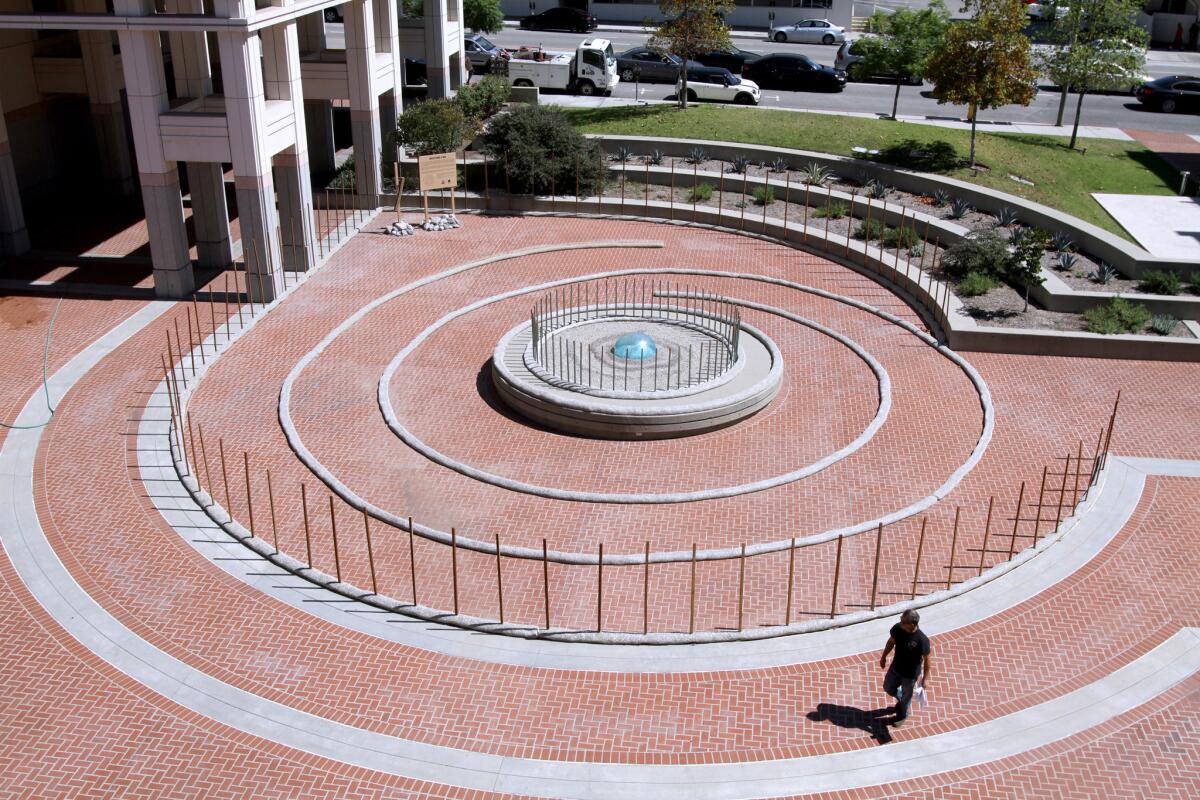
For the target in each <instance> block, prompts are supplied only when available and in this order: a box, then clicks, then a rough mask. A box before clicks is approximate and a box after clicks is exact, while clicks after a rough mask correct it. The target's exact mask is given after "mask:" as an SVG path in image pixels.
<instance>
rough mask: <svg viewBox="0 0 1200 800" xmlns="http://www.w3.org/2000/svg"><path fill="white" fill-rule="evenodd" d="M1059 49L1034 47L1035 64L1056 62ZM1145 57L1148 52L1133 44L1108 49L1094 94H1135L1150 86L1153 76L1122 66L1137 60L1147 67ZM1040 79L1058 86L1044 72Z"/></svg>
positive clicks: (1096, 75) (1094, 81) (1094, 82)
mask: <svg viewBox="0 0 1200 800" xmlns="http://www.w3.org/2000/svg"><path fill="white" fill-rule="evenodd" d="M1059 48H1060V45H1054V44H1035V45H1033V55H1034V61H1035V63H1037V62H1046V61H1051V60H1053V58H1054V56H1055V54H1056V51H1057V50H1058V49H1059ZM1134 56H1140V59H1135V58H1133V57H1134ZM1145 56H1146V50H1145V48H1142V47H1137V46H1136V45H1132V44H1118V45H1114V46H1113V47H1111V48H1107V49H1105V50H1104V51H1102V53H1101V54H1100V62H1101V63H1099V64H1097V66H1096V69H1095V71H1094V72H1093V74H1092V80H1091V89H1090V91H1093V92H1128V93H1130V94H1132V93H1133V92H1134V91H1135V90H1136V89H1137V88H1138V87H1139V86H1141V85H1142V84H1144V83H1149V81H1150V76H1149V75H1146V74H1145V73H1144V72H1141V71H1140V70H1132V69H1127V68H1126V67H1124V66H1122V64H1128V63H1131V62H1132V61H1134V60H1142V61H1143V63H1144V59H1145ZM1103 62H1107V63H1103ZM1040 79H1041V80H1042V81H1044V82H1048V83H1050V84H1054V85H1057V84H1056V83H1055V80H1054V76H1053V75H1051V74H1049V73H1047V72H1045V71H1043V72H1042V74H1041V76H1040Z"/></svg>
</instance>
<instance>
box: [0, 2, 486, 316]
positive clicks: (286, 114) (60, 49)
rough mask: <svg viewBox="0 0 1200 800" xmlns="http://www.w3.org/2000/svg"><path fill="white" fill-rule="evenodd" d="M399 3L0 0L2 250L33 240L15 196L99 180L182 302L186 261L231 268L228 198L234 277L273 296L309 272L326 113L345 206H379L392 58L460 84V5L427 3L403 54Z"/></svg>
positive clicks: (395, 75) (394, 75) (326, 161)
mask: <svg viewBox="0 0 1200 800" xmlns="http://www.w3.org/2000/svg"><path fill="white" fill-rule="evenodd" d="M402 13H403V12H402V10H401V6H400V2H399V0H351V2H341V3H339V2H335V0H2V2H0V37H2V43H3V47H2V48H0V67H2V71H0V105H2V107H3V113H2V114H0V252H2V253H3V254H4V255H19V254H21V253H23V252H25V251H27V250H28V249H29V248H30V247H31V242H30V237H29V233H28V231H27V229H26V226H25V220H24V211H23V197H26V196H28V197H44V196H47V195H49V196H51V197H52V198H54V200H55V201H56V202H65V203H66V204H67V206H66V210H67V211H68V212H72V211H74V212H76V213H80V212H82V211H83V209H82V208H81V207H80V203H79V200H80V198H78V197H76V196H74V194H76V193H77V190H73V189H72V188H71V187H72V186H74V185H75V183H76V182H75V181H74V180H72V176H75V175H79V174H89V175H92V174H94V175H95V177H96V179H97V182H98V184H99V187H100V191H102V192H103V193H104V194H108V195H113V196H118V197H120V196H130V195H132V194H134V193H135V192H140V194H141V200H142V205H143V206H144V209H145V219H146V224H147V227H148V231H149V239H150V257H151V261H152V264H153V270H154V288H155V293H156V294H157V295H158V296H160V297H182V296H185V295H187V294H188V293H190V292H191V291H192V290H193V289H194V288H195V272H194V270H195V267H201V268H218V269H219V268H224V267H227V266H228V265H230V264H232V263H233V262H234V257H235V243H234V241H233V237H231V235H230V226H229V218H230V208H229V202H230V199H232V202H233V204H235V205H236V218H237V220H238V225H239V228H240V242H239V243H240V250H241V260H243V261H244V262H245V264H246V268H247V270H248V271H249V277H250V280H249V281H248V282H247V285H248V286H249V287H251V293H252V294H254V295H256V296H255V298H254V299H255V300H268V301H269V300H270V299H272V298H273V297H274V296H275V294H276V293H277V292H278V291H279V290H280V288H281V286H282V273H283V270H285V269H287V270H299V271H304V270H307V269H308V268H309V267H311V266H312V264H313V259H314V255H313V252H314V250H313V248H314V234H315V231H314V227H313V218H314V216H313V215H314V211H313V192H312V175H313V173H314V172H315V173H318V174H327V173H328V172H331V171H332V169H333V166H334V152H335V137H334V109H335V107H338V108H345V107H348V111H349V129H350V136H349V138H350V140H351V142H352V145H353V148H354V153H355V154H356V155H357V157H356V158H355V160H354V170H355V182H356V189H355V196H356V201H357V202H358V203H359V204H361V205H363V206H364V207H374V206H375V205H376V203H377V198H378V195H379V194H380V193H381V191H382V176H381V170H380V164H381V162H382V161H390V160H392V158H394V157H395V156H394V154H391V153H385V152H384V150H385V147H386V146H387V142H388V137H387V133H388V132H389V131H391V130H392V129H394V128H395V122H396V116H397V114H398V113H399V112H400V110H401V107H402V104H403V103H402V87H403V65H404V59H405V57H406V56H408V57H410V58H414V57H416V58H424V59H425V61H426V62H427V69H426V75H427V83H428V85H427V89H426V91H427V93H428V95H429V96H433V97H440V96H449V95H451V94H452V93H453V92H454V90H455V89H456V88H457V86H458V84H459V83H460V81H461V80H462V76H463V68H462V63H463V47H462V35H463V30H462V26H461V24H460V22H459V20H461V19H462V0H425V4H424V17H423V19H422V20H421V23H422V24H421V26H420V28H421V34H420V45H421V46H420V47H419V48H417V47H413V46H412V43H413V37H412V35H411V29H412V27H413V26H412V24H411V23H410V24H408V25H407V26H406V27H407V28H408V30H409V34H410V35H409V36H407V37H405V39H406V41H408V42H409V48H410V50H411V51H412V52H406V51H405V48H404V47H403V46H402V44H401V35H400V30H401V23H400V17H401V16H402ZM363 154H373V157H364V155H363ZM230 174H231V175H232V184H233V186H232V192H227V191H226V189H227V187H226V183H227V180H228V177H229V175H230ZM185 199H186V201H187V202H188V204H189V205H190V208H191V217H192V226H193V231H194V241H195V245H196V260H195V262H193V260H192V258H191V256H190V254H189V236H188V231H187V228H186V225H185V214H184V201H185ZM72 202H74V203H75V204H76V207H75V208H71V205H70V204H71V203H72ZM34 244H36V243H34ZM260 286H261V287H262V288H261V291H260V289H259V287H260ZM259 294H261V297H259V296H257V295H259Z"/></svg>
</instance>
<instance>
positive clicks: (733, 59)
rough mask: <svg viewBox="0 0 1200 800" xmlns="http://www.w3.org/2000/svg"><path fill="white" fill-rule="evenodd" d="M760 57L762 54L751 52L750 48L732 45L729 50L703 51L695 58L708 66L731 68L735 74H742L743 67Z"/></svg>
mask: <svg viewBox="0 0 1200 800" xmlns="http://www.w3.org/2000/svg"><path fill="white" fill-rule="evenodd" d="M760 58H762V56H761V55H760V54H758V53H751V52H750V51H748V50H742V49H741V48H740V47H733V46H732V45H731V46H730V47H729V49H728V50H713V51H711V52H708V53H701V54H700V55H698V56H696V58H695V59H693V60H695V61H697V62H699V63H701V64H703V65H704V66H706V67H721V68H723V69H727V70H729V71H730V72H732V73H733V74H734V75H740V74H742V68H743V67H745V66H746V65H747V64H749V63H750V62H752V61H757V60H758V59H760Z"/></svg>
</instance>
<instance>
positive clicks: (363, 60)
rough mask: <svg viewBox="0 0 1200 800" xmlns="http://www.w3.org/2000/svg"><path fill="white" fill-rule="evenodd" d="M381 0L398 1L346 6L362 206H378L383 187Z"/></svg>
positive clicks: (355, 0) (356, 1) (355, 1)
mask: <svg viewBox="0 0 1200 800" xmlns="http://www.w3.org/2000/svg"><path fill="white" fill-rule="evenodd" d="M379 1H382V2H394V0H351V2H349V3H347V4H346V5H345V6H344V8H345V11H346V16H345V31H346V73H347V78H348V82H349V84H350V132H351V136H352V139H353V142H354V178H355V183H356V189H355V200H356V202H357V203H358V204H359V207H360V208H375V206H376V205H378V203H379V194H380V191H381V188H382V186H381V180H380V174H379V160H380V158H381V156H382V151H383V145H382V142H381V141H380V136H379V92H378V91H377V89H376V86H375V72H374V61H375V14H374V12H373V10H372V3H373V2H379Z"/></svg>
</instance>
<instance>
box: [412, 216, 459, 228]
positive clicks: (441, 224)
mask: <svg viewBox="0 0 1200 800" xmlns="http://www.w3.org/2000/svg"><path fill="white" fill-rule="evenodd" d="M461 227H462V223H461V222H459V221H458V217H456V216H454V215H453V214H442V215H441V216H437V217H431V218H429V219H428V220H426V221H425V222H422V223H421V229H422V230H426V231H447V230H450V229H451V228H461Z"/></svg>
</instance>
